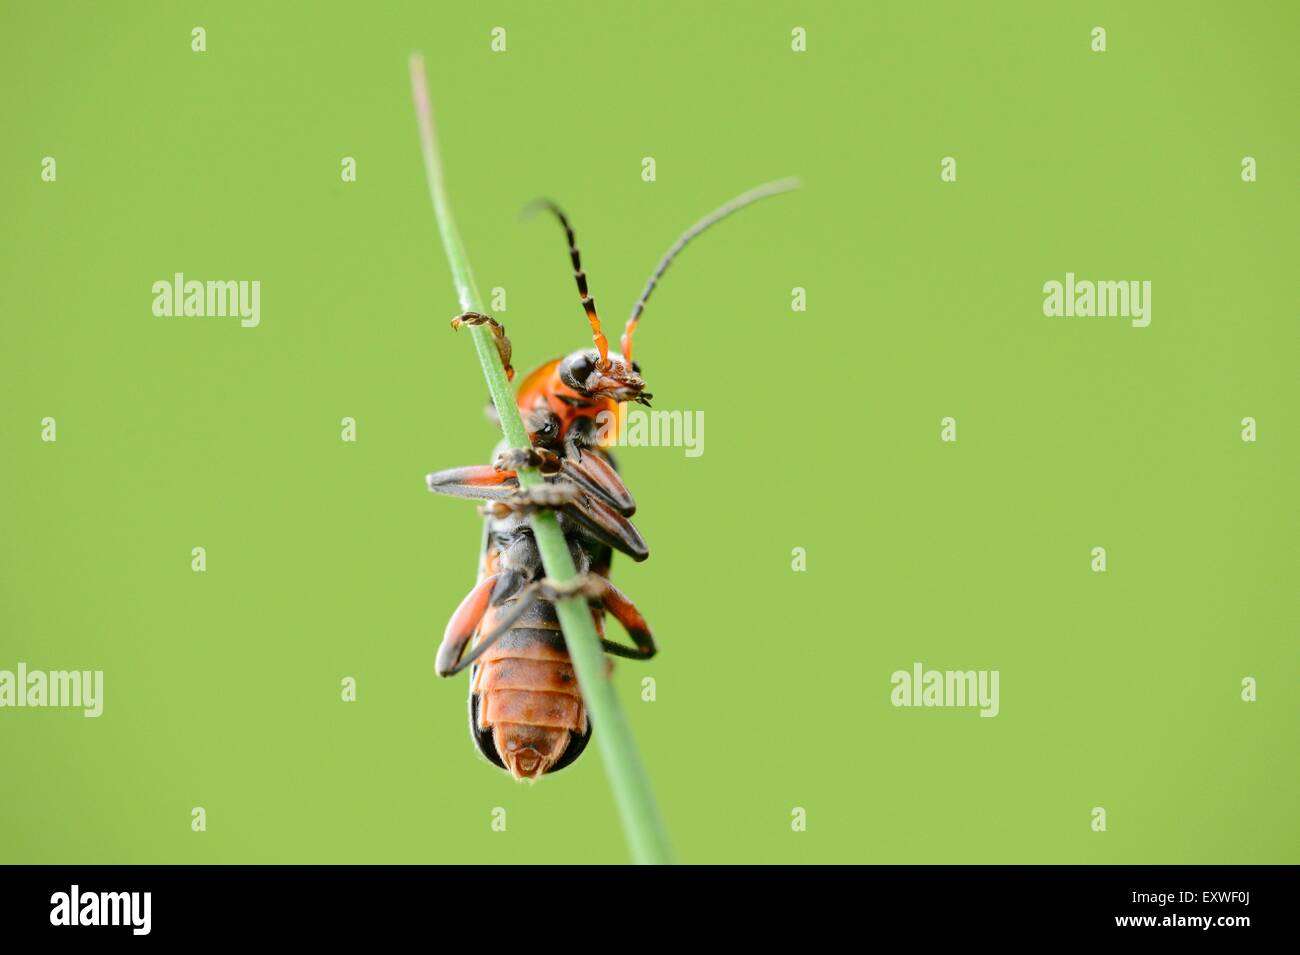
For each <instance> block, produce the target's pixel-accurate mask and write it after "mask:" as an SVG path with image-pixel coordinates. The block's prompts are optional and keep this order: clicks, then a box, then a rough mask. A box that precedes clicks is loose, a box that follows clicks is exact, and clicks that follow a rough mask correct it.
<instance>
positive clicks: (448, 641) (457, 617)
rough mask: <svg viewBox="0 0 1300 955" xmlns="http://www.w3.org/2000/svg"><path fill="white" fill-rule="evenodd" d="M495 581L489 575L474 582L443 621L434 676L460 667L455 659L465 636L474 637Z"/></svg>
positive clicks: (455, 671)
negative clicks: (445, 626)
mask: <svg viewBox="0 0 1300 955" xmlns="http://www.w3.org/2000/svg"><path fill="white" fill-rule="evenodd" d="M496 583H497V577H496V575H493V576H491V577H487V578H485V579H483V580H481V581H479V582H478V583H477V584H475V585H474V589H473V590H471V591H470V592H469V593H468V594H466V595H465V599H464V600H462V601H461V602H460V606H459V607H457V608H456V612H455V613H453V614H452V615H451V619H450V620H448V621H447V629H446V630H445V631H444V632H443V635H442V644H441V646H439V647H438V660H437V663H435V664H434V669H435V670H437V673H438V676H451V675H452V674H453V673H458V672H460V669H461V667H460V666H457V661H459V660H460V657H461V654H463V653H464V652H465V645H466V644H467V643H469V638H470V637H472V636H474V631H475V630H477V629H478V625H479V624H480V623H482V622H483V615H484V614H485V613H487V608H488V601H489V599H490V598H491V596H492V589H493V588H494V587H495V586H496Z"/></svg>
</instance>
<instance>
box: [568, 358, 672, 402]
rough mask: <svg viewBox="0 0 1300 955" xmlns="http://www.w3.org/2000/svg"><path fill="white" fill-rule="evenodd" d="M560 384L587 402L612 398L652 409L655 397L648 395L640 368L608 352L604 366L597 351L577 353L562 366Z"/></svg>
mask: <svg viewBox="0 0 1300 955" xmlns="http://www.w3.org/2000/svg"><path fill="white" fill-rule="evenodd" d="M559 373H560V380H561V381H562V382H564V383H565V384H566V385H568V386H569V387H570V388H572V389H573V390H574V391H576V392H577V393H578V394H580V395H582V396H583V397H584V398H612V399H614V400H615V401H635V402H638V403H639V404H643V405H649V404H650V399H651V398H652V397H653V395H651V394H650V393H649V392H647V391H645V381H644V380H643V379H642V378H641V367H640V366H639V365H638V364H637V363H636V362H630V363H629V362H627V361H626V360H625V359H624V358H623V356H622V355H620V354H619V353H618V352H609V354H608V357H607V358H606V359H605V360H604V361H603V362H602V361H601V358H600V352H598V351H597V350H596V349H594V348H587V349H583V350H582V351H575V352H573V353H572V354H570V355H567V356H566V357H565V358H564V359H563V360H562V361H561V362H560V368H559Z"/></svg>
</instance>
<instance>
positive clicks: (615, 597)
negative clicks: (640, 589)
mask: <svg viewBox="0 0 1300 955" xmlns="http://www.w3.org/2000/svg"><path fill="white" fill-rule="evenodd" d="M600 601H601V603H602V604H604V606H605V609H606V610H608V611H609V612H610V613H611V614H612V615H613V617H614V619H615V620H617V621H618V622H619V623H620V624H622V625H623V629H624V630H626V631H627V635H628V636H629V637H631V638H632V642H633V643H635V644H636V649H633V648H632V647H628V646H624V645H623V644H620V643H613V642H611V641H609V640H602V641H601V643H602V644H604V646H605V649H606V650H607V651H608V652H610V653H612V654H614V655H615V656H619V657H631V658H633V659H637V660H648V659H650V658H651V657H652V656H654V655H655V654H656V653H657V652H658V647H656V646H655V640H654V636H653V635H652V634H651V633H650V625H649V624H648V623H646V622H645V617H643V616H641V611H640V610H637V609H636V604H634V603H632V601H630V600H628V598H627V595H626V594H624V593H623V591H621V590H619V589H618V588H617V587H615V586H614V585H613V584H611V583H610V582H609V581H608V580H606V581H604V593H603V594H601V597H600Z"/></svg>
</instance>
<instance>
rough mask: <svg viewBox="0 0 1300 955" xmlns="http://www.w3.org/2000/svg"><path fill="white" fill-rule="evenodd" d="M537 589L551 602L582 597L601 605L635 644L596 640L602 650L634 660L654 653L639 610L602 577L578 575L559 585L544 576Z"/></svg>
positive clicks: (647, 626)
mask: <svg viewBox="0 0 1300 955" xmlns="http://www.w3.org/2000/svg"><path fill="white" fill-rule="evenodd" d="M532 586H538V585H537V584H534V585H532ZM540 588H541V591H540V593H541V597H542V598H543V599H544V600H549V601H551V602H552V603H554V602H555V601H557V600H564V599H565V598H566V597H574V596H584V597H586V598H587V600H588V601H589V602H590V603H591V604H592V606H593V608H600V607H603V608H604V609H605V610H607V611H609V613H610V614H612V615H613V617H614V619H615V620H617V621H618V622H619V623H620V624H621V625H622V626H623V629H624V630H626V631H627V634H628V636H629V637H631V638H632V642H633V643H634V644H636V646H635V647H629V646H626V645H624V644H621V643H614V642H613V641H612V640H604V639H602V640H601V641H600V643H601V646H602V647H604V648H605V650H606V652H608V653H612V654H614V655H615V656H618V657H629V658H632V659H636V660H648V659H650V658H651V657H652V656H654V655H655V654H656V653H657V652H658V648H657V647H656V646H655V641H654V636H653V635H651V633H650V625H649V624H648V623H646V622H645V617H643V616H641V611H640V610H638V609H637V608H636V604H634V603H632V601H631V600H629V599H628V598H627V595H626V594H624V593H623V591H621V590H619V589H618V588H617V587H615V586H614V585H613V584H612V583H610V582H609V581H608V580H606V579H605V578H604V577H598V576H597V575H595V574H580V575H578V577H577V578H576V579H575V580H574V581H573V582H572V583H568V584H562V585H561V584H556V583H555V582H554V581H552V580H551V579H550V578H546V579H544V580H542V581H540Z"/></svg>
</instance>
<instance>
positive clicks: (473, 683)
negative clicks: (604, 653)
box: [470, 626, 591, 779]
mask: <svg viewBox="0 0 1300 955" xmlns="http://www.w3.org/2000/svg"><path fill="white" fill-rule="evenodd" d="M470 700H471V705H470V718H471V720H472V721H473V725H471V727H470V730H471V732H472V734H473V736H474V741H475V743H476V744H477V745H478V747H479V749H480V750H481V751H482V752H483V755H485V756H487V758H488V759H490V760H492V762H494V763H497V764H498V765H499V766H501V767H502V768H504V769H505V770H507V771H508V772H509V773H510V774H511V775H512V776H514V777H515V778H516V779H536V778H537V777H538V776H541V775H542V774H543V773H549V772H554V771H556V770H558V769H563V768H564V767H565V766H567V765H568V764H569V763H571V762H573V760H575V759H577V757H578V754H579V753H581V752H582V750H583V748H584V747H585V746H586V745H587V740H588V739H589V738H590V736H591V728H590V726H589V725H588V722H587V714H586V710H585V707H584V706H583V702H582V693H581V691H580V690H579V689H578V679H577V676H576V675H575V674H574V672H573V663H572V662H571V661H570V659H569V654H568V652H567V651H566V650H565V648H564V637H563V636H562V634H561V633H560V631H559V630H558V629H550V628H548V627H532V626H525V627H516V628H514V629H512V630H510V631H509V632H508V633H506V634H504V635H503V636H502V637H501V639H500V640H498V641H497V642H496V643H495V644H494V645H493V646H492V648H491V649H490V650H489V651H488V652H487V653H485V654H484V655H483V657H482V659H480V660H479V662H478V663H477V664H476V665H475V667H474V674H473V676H472V678H471V679H470ZM494 757H495V758H494Z"/></svg>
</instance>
